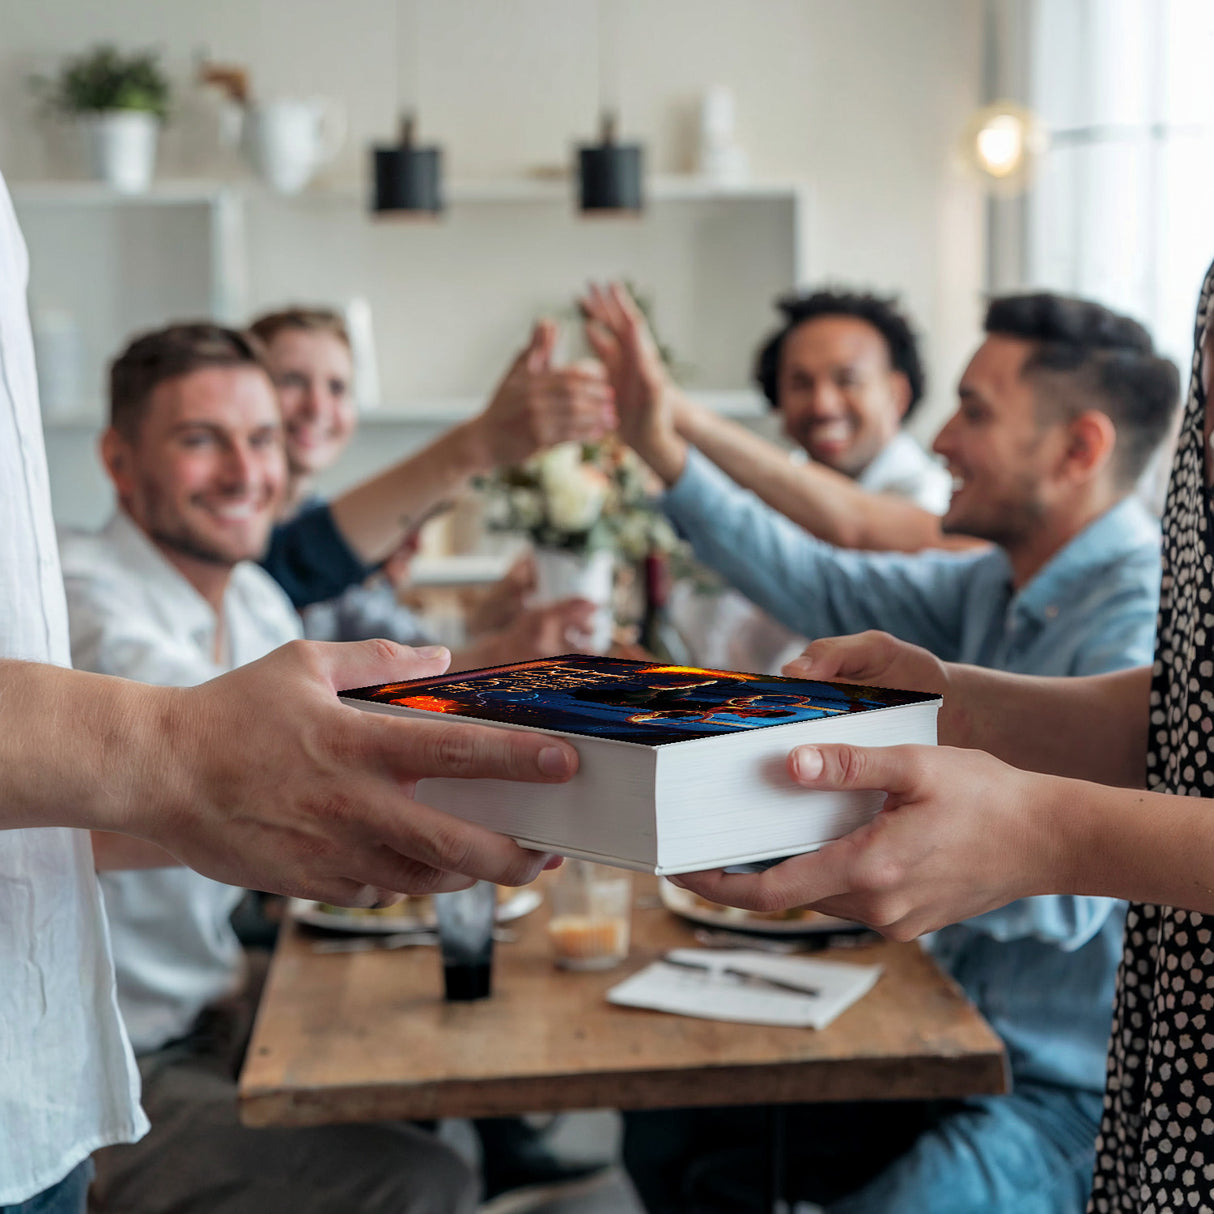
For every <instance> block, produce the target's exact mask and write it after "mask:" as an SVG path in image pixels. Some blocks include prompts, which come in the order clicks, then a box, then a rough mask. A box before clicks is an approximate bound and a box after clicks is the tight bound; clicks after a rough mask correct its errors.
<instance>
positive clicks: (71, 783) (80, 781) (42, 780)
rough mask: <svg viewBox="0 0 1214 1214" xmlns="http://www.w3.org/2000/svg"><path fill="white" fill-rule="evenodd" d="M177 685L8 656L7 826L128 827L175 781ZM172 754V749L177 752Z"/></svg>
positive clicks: (2, 762)
mask: <svg viewBox="0 0 1214 1214" xmlns="http://www.w3.org/2000/svg"><path fill="white" fill-rule="evenodd" d="M177 695H178V693H177V692H176V691H175V690H174V689H170V688H160V687H147V686H144V685H143V684H140V683H133V682H128V681H126V680H122V679H114V678H107V677H104V676H100V675H93V674H87V673H84V672H82V671H77V670H64V669H62V668H60V667H57V666H47V665H42V664H40V663H32V662H15V661H2V662H0V827H3V828H6V829H9V828H14V827H33V826H72V827H81V828H95V829H99V830H125V829H129V828H130V827H131V825H132V815H131V807H132V806H133V805H139V804H140V803H142V802H144V801H148V802H152V801H162V800H163V799H164V798H165V796H166V794H168V793H169V792H170V791H171V789H172V787H173V780H172V778H171V773H172V767H171V765H170V764H167V763H166V762H165V761H164V755H165V753H166V749H165V748H166V747H168V746H169V745H170V743H169V739H170V737H171V735H172V728H173V726H172V722H173V718H174V714H175V712H176V697H177ZM170 753H171V752H170Z"/></svg>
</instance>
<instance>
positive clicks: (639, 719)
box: [341, 654, 937, 746]
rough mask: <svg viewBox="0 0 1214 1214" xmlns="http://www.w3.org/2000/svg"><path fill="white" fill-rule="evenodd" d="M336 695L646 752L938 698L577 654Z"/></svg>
mask: <svg viewBox="0 0 1214 1214" xmlns="http://www.w3.org/2000/svg"><path fill="white" fill-rule="evenodd" d="M341 694H342V695H343V696H344V697H346V698H347V699H353V700H369V701H371V702H374V703H379V704H397V705H399V706H401V707H403V708H414V709H420V710H423V711H427V712H446V713H455V714H457V715H459V716H463V717H474V718H479V719H481V720H486V721H505V722H509V723H511V724H516V725H531V726H534V727H535V728H536V729H546V730H557V731H559V732H562V733H571V734H583V735H586V736H589V737H596V738H610V739H613V740H614V741H618V742H639V743H641V744H643V745H646V746H663V745H666V744H668V743H672V742H685V741H689V740H690V739H693V738H707V737H712V736H714V735H717V734H728V733H737V732H738V731H740V730H748V729H762V728H764V727H765V726H769V725H787V724H790V723H791V722H793V721H805V720H810V719H812V718H815V717H825V716H837V715H839V714H843V713H858V712H868V711H870V710H873V709H878V708H892V707H897V706H900V705H904V704H920V703H924V702H926V701H930V700H934V699H936V698H937V697H936V696H932V695H923V694H921V693H919V692H913V691H890V690H887V689H885V688H881V687H862V686H859V685H857V684H848V683H818V682H811V681H809V680H806V679H786V678H782V677H781V676H779V675H766V674H762V675H760V674H743V673H740V672H738V671H733V670H706V669H700V668H699V667H695V666H666V665H660V664H658V663H650V662H637V661H630V660H627V659H623V658H601V657H595V656H593V655H585V654H566V655H564V656H563V657H557V658H545V659H542V660H540V661H534V662H518V663H515V664H512V665H508V666H493V667H489V668H487V669H485V670H473V671H467V670H465V671H461V672H460V673H458V674H447V675H440V676H439V677H438V678H433V679H414V680H411V681H409V682H406V683H385V684H383V685H381V686H378V687H360V688H358V689H356V690H354V691H343V692H342V693H341Z"/></svg>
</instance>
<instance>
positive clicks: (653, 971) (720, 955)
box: [607, 948, 881, 1029]
mask: <svg viewBox="0 0 1214 1214" xmlns="http://www.w3.org/2000/svg"><path fill="white" fill-rule="evenodd" d="M668 956H669V957H670V959H671V961H672V962H683V963H684V964H683V965H678V964H669V963H667V962H665V961H655V962H654V963H653V964H652V965H650V966H647V967H646V968H645V969H643V970H641V971H640V972H639V973H636V974H633V975H632V977H630V978H626V979H625V980H624V981H623V982H621V983H619V985H617V986H613V987H612V988H611V990H609V991H608V992H607V1000H608V1002H609V1003H620V1004H624V1005H626V1006H628V1007H645V1008H650V1009H652V1010H654V1011H659V1012H676V1013H678V1014H680V1015H683V1016H699V1017H702V1018H703V1019H705V1020H734V1021H738V1022H740V1023H743V1024H775V1025H790V1026H795V1027H801V1028H815V1029H821V1028H825V1027H826V1026H827V1025H828V1024H829V1023H830V1022H831V1021H832V1020H834V1018H835V1017H836V1016H838V1015H839V1013H840V1012H842V1011H844V1010H845V1009H846V1008H849V1007H850V1006H851V1005H852V1004H853V1003H855V1001H856V1000H857V999H859V998H860V997H861V996H862V995H864V994H866V993H867V992H868V991H870V990H871V989H872V986H873V984H874V983H875V982H876V981H877V979H878V978H879V977H880V976H881V967H880V966H879V965H851V964H849V963H847V962H839V961H810V960H805V959H803V958H799V957H777V956H772V955H771V954H770V953H759V952H752V951H750V950H747V949H712V948H681V949H675V950H674V951H673V952H671V953H669V954H668ZM688 964H690V965H695V966H700V965H703V966H704V967H705V968H704V969H703V970H701V969H698V968H694V969H693V968H687V965H688ZM727 971H731V972H727ZM740 975H755V976H756V977H759V978H772V979H775V980H776V981H778V982H781V983H786V984H789V985H792V986H801V987H804V988H805V993H804V994H799V993H798V992H796V991H789V990H782V989H780V988H779V987H774V986H772V987H769V986H764V985H763V984H761V983H759V982H748V981H747V980H746V978H745V977H744V976H740Z"/></svg>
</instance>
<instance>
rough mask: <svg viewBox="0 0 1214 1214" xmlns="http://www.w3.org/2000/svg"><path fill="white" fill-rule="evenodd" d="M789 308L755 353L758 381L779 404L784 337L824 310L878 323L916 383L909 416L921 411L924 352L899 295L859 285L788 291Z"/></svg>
mask: <svg viewBox="0 0 1214 1214" xmlns="http://www.w3.org/2000/svg"><path fill="white" fill-rule="evenodd" d="M776 307H777V308H778V309H779V311H780V312H782V313H783V314H784V327H783V328H781V329H780V330H778V331H777V332H775V333H773V334H772V335H771V336H770V337H769V338H768V339H767V340H766V341H765V342H764V343H763V346H762V348H761V349H760V350H759V353H758V355H757V357H756V358H755V371H754V378H755V382H756V383H757V384H758V385H759V388H760V390H761V391H762V393H763V395H764V396H765V397H767V399H768V400H769V401H770V402H771V406H772V408H773V409H778V408H779V407H780V400H779V376H780V355H781V353H782V352H783V350H784V341H785V339H786V338H787V337H788V335H789V334H790V333H791V332H792V331H793V330H794V329H795V328H797V327H798V326H799V325H803V324H805V322H806V321H809V320H816V319H817V318H818V317H819V316H852V317H855V319H857V320H863V321H865V322H867V323H868V324H870V325H872V327H873V328H874V329H876V330H877V332H878V333H880V334H881V336H882V337H883V338H884V339H885V345H886V348H887V349H888V350H889V362H890V366H891V367H893V369H894V370H895V371H901V372H902V374H903V375H905V376H906V379H907V382H908V383H909V384H910V404H909V405H907V407H906V414H905V417H910V415H911V414H912V413H913V412H914V411H915V408H916V407H917V406H918V404H919V402H920V401H921V400H922V399H923V390H924V387H925V386H926V376H925V375H924V373H923V361H922V359H921V358H920V356H919V340H918V338H917V337H916V336H915V330H914V329H913V328H912V326H911V323H910V321H909V320H907V318H906V317H905V316H904V315H903V314H902V313H901V312H900V311H899V310H898V300H897V297H896V296H890V297H889V298H888V299H884V298H882V297H881V296H879V295H868V294H862V293H860V292H856V291H830V290H828V291H815V292H814V293H813V294H812V295H785V296H784V297H783V298H782V299H778V300H777V301H776Z"/></svg>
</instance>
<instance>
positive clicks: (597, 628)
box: [532, 548, 615, 653]
mask: <svg viewBox="0 0 1214 1214" xmlns="http://www.w3.org/2000/svg"><path fill="white" fill-rule="evenodd" d="M614 582H615V554H614V553H613V552H611V551H610V549H600V550H598V551H596V552H587V553H581V552H570V551H568V550H567V549H565V548H536V550H535V596H534V598H533V600H532V602H533V604H534V605H536V606H544V605H546V604H548V603H556V602H559V601H560V600H561V599H589V600H590V601H591V602H592V603H593V604H594V605H595V612H594V615H593V617H592V619H591V626H590V635H589V636H588V637H587V638H586V640H585V646H586V648H588V649H592V650H594V652H595V653H606V652H607V650H608V649H609V648H610V646H611V630H612V623H613V617H612V609H611V607H612V604H611V600H612V590H613V587H614Z"/></svg>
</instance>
